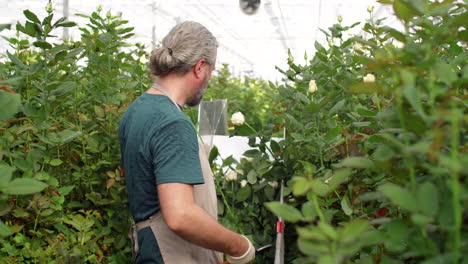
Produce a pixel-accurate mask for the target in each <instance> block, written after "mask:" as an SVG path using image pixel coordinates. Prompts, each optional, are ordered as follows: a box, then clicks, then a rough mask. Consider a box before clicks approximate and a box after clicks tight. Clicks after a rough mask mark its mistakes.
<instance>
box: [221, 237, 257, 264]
mask: <svg viewBox="0 0 468 264" xmlns="http://www.w3.org/2000/svg"><path fill="white" fill-rule="evenodd" d="M242 237H243V238H245V239H246V240H247V241H248V242H249V248H248V249H247V252H245V253H244V255H242V256H240V257H233V256H227V260H228V261H229V263H231V264H248V263H251V262H252V261H253V260H254V259H255V247H254V246H253V245H252V243H251V242H250V240H249V239H248V238H247V237H245V236H242Z"/></svg>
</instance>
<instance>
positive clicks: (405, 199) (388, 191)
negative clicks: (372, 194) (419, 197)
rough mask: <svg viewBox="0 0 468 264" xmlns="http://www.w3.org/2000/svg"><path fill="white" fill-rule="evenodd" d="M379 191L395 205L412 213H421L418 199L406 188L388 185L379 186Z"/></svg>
mask: <svg viewBox="0 0 468 264" xmlns="http://www.w3.org/2000/svg"><path fill="white" fill-rule="evenodd" d="M378 190H379V191H380V192H381V193H383V194H384V195H385V196H386V197H387V198H388V199H390V201H391V202H392V203H393V204H395V205H397V206H400V207H401V208H403V209H406V210H408V211H411V212H417V211H419V205H418V203H417V201H416V198H415V197H414V196H413V195H412V194H411V193H410V192H409V191H408V190H406V189H405V188H403V187H401V186H398V185H396V184H393V183H386V184H384V185H381V186H379V188H378Z"/></svg>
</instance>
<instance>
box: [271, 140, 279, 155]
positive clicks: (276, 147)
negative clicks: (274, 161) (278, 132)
mask: <svg viewBox="0 0 468 264" xmlns="http://www.w3.org/2000/svg"><path fill="white" fill-rule="evenodd" d="M270 147H271V150H272V151H273V154H275V155H276V154H278V153H280V152H281V147H280V145H279V144H278V142H276V141H274V140H273V139H272V140H270Z"/></svg>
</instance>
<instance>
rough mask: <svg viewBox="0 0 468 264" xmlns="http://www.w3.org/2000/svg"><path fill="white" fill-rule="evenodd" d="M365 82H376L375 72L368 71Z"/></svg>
mask: <svg viewBox="0 0 468 264" xmlns="http://www.w3.org/2000/svg"><path fill="white" fill-rule="evenodd" d="M364 82H365V83H374V82H375V76H374V75H373V74H370V73H368V74H367V75H366V76H364Z"/></svg>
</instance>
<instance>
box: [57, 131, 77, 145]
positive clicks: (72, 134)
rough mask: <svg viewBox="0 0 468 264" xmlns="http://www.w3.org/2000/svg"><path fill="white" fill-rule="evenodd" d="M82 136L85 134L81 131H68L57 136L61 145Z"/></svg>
mask: <svg viewBox="0 0 468 264" xmlns="http://www.w3.org/2000/svg"><path fill="white" fill-rule="evenodd" d="M81 134H83V132H81V131H73V130H70V129H66V130H63V131H61V132H59V133H57V136H58V137H59V142H60V144H65V143H68V142H70V141H72V140H73V139H75V138H77V137H79V136H80V135H81Z"/></svg>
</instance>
